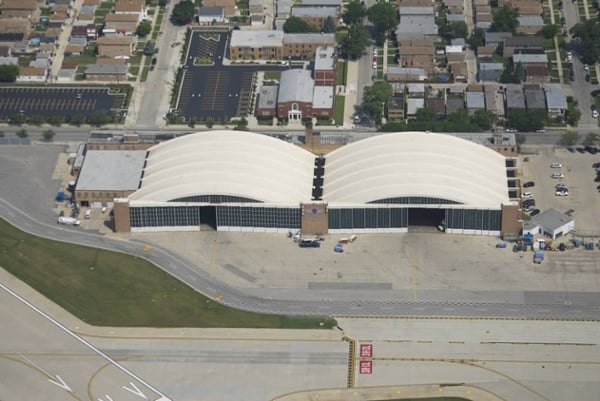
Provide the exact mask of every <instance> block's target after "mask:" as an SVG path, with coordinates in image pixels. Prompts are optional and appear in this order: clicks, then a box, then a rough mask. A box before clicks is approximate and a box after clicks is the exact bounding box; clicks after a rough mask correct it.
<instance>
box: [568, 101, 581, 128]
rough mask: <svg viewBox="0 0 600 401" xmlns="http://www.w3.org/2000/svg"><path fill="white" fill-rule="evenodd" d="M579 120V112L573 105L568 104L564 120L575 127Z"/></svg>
mask: <svg viewBox="0 0 600 401" xmlns="http://www.w3.org/2000/svg"><path fill="white" fill-rule="evenodd" d="M580 118H581V111H580V110H579V109H578V108H576V107H575V105H574V104H573V103H569V104H568V106H567V112H566V113H565V120H566V121H567V124H569V125H571V126H573V127H576V126H577V124H578V123H579V119H580Z"/></svg>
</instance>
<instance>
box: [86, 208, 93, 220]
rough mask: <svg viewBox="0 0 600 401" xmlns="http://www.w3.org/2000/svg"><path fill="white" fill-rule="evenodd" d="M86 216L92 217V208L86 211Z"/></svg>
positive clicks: (87, 217)
mask: <svg viewBox="0 0 600 401" xmlns="http://www.w3.org/2000/svg"><path fill="white" fill-rule="evenodd" d="M85 218H86V219H91V218H92V210H91V209H88V210H86V211H85Z"/></svg>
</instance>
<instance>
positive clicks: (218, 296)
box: [215, 294, 223, 301]
mask: <svg viewBox="0 0 600 401" xmlns="http://www.w3.org/2000/svg"><path fill="white" fill-rule="evenodd" d="M222 299H223V295H221V294H219V295H217V296H216V297H215V301H220V300H222Z"/></svg>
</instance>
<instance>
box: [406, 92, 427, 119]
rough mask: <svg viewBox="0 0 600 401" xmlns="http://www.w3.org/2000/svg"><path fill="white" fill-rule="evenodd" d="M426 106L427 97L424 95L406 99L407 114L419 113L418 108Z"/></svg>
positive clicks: (412, 115)
mask: <svg viewBox="0 0 600 401" xmlns="http://www.w3.org/2000/svg"><path fill="white" fill-rule="evenodd" d="M423 107H425V99H424V98H422V97H409V98H408V99H406V116H407V117H414V116H416V115H417V110H419V109H422V108H423Z"/></svg>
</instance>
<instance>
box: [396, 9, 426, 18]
mask: <svg viewBox="0 0 600 401" xmlns="http://www.w3.org/2000/svg"><path fill="white" fill-rule="evenodd" d="M398 14H399V15H400V18H402V17H403V16H408V15H431V16H433V15H434V14H435V13H434V10H433V7H431V6H425V7H418V6H415V7H398Z"/></svg>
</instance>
